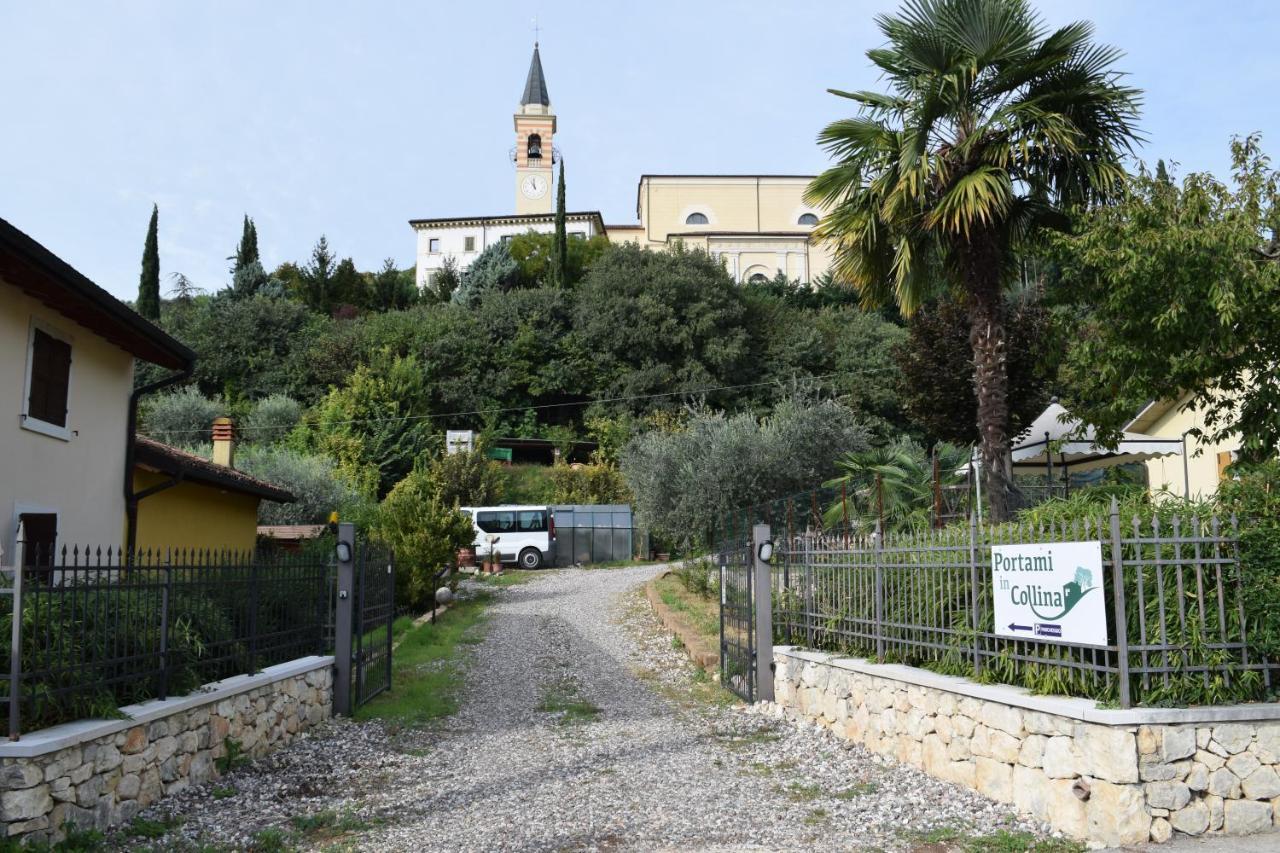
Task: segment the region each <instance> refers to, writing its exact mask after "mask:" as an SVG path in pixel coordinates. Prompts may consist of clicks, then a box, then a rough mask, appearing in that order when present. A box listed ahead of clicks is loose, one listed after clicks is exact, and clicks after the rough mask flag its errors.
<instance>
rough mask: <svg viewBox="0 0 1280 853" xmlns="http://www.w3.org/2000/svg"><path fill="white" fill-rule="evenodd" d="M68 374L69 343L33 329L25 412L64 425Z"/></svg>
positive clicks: (65, 423) (69, 373) (69, 372)
mask: <svg viewBox="0 0 1280 853" xmlns="http://www.w3.org/2000/svg"><path fill="white" fill-rule="evenodd" d="M70 376H71V345H70V344H68V343H67V342H66V341H60V340H58V339H57V338H55V337H53V336H52V335H50V334H47V333H45V332H43V331H41V330H40V329H36V330H35V335H34V336H33V341H32V347H31V394H30V396H29V397H28V398H27V414H28V415H30V416H31V417H33V418H35V419H37V420H41V421H44V422H45V423H47V424H53V425H55V426H66V425H67V393H68V390H69V379H70Z"/></svg>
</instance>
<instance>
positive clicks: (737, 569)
mask: <svg viewBox="0 0 1280 853" xmlns="http://www.w3.org/2000/svg"><path fill="white" fill-rule="evenodd" d="M718 556H719V563H720V565H719V570H720V683H721V684H723V685H724V686H725V687H727V688H729V689H730V690H732V691H733V692H734V693H736V694H737V695H738V696H739V697H741V698H742V699H744V700H746V701H747V702H754V701H755V700H756V642H755V641H756V637H755V606H754V605H755V594H754V593H755V590H754V589H753V588H752V587H753V580H752V578H753V575H754V571H753V570H752V561H751V530H750V528H747V529H746V530H744V531H741V532H733V533H729V534H727V535H726V536H725V538H724V540H723V541H722V542H721V543H720V544H719V548H718Z"/></svg>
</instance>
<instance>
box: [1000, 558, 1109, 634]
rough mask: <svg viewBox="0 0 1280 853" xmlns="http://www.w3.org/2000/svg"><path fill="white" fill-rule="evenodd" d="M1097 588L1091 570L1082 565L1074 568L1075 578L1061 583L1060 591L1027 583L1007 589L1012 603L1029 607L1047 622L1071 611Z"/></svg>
mask: <svg viewBox="0 0 1280 853" xmlns="http://www.w3.org/2000/svg"><path fill="white" fill-rule="evenodd" d="M1095 589H1097V587H1096V586H1094V585H1093V572H1091V571H1089V570H1088V569H1086V568H1084V567H1083V566H1080V567H1077V568H1076V577H1075V580H1073V581H1069V582H1067V583H1064V584H1063V585H1062V591H1061V592H1059V591H1058V590H1056V589H1044V588H1043V587H1040V586H1036V585H1035V584H1029V585H1027V586H1025V587H1024V586H1021V585H1018V586H1014V587H1013V588H1012V589H1010V590H1009V597H1010V599H1011V600H1012V601H1013V603H1014V604H1018V605H1022V606H1024V607H1029V608H1031V612H1032V613H1034V614H1035V615H1037V616H1039V617H1040V618H1041V619H1044V620H1045V621H1047V622H1054V621H1057V620H1058V619H1061V618H1062V617H1063V616H1066V615H1067V614H1068V613H1070V612H1071V610H1072V608H1074V607H1075V606H1076V605H1077V604H1079V603H1080V601H1081V599H1083V598H1084V597H1085V596H1086V595H1088V594H1089V593H1091V592H1093V591H1094V590H1095ZM1040 608H1045V609H1046V610H1048V609H1055V610H1057V611H1058V613H1056V614H1053V615H1049V614H1048V613H1045V612H1042V611H1041V609H1040Z"/></svg>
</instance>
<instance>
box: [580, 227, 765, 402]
mask: <svg viewBox="0 0 1280 853" xmlns="http://www.w3.org/2000/svg"><path fill="white" fill-rule="evenodd" d="M575 303H576V306H575V309H574V316H573V328H574V333H575V335H576V336H577V337H578V338H579V339H580V340H581V341H583V342H586V343H587V347H588V349H587V352H588V354H589V357H588V359H587V362H586V364H585V365H584V370H587V371H590V373H592V374H594V382H593V383H592V387H593V388H594V390H595V392H596V394H597V395H599V396H604V397H633V396H638V395H646V394H655V393H667V392H670V391H672V390H677V389H687V388H706V387H710V386H720V385H733V384H735V383H739V382H748V381H751V380H750V379H749V378H748V377H749V373H748V372H747V366H748V365H749V363H750V350H751V345H750V340H749V336H748V333H747V330H746V329H745V328H744V325H743V320H744V318H745V309H744V306H743V303H742V297H741V294H740V293H739V291H738V288H737V285H736V284H734V282H733V279H732V278H730V276H729V274H728V273H727V272H726V271H725V269H724V267H723V266H722V265H721V264H720V262H719V261H717V260H716V259H715V258H712V257H711V256H710V255H708V254H707V253H706V252H703V251H700V250H699V251H688V250H686V249H684V248H682V247H680V246H677V247H676V248H675V249H673V250H672V251H669V252H653V251H649V250H647V249H641V248H638V247H636V246H634V245H631V244H624V245H619V246H612V247H610V249H609V251H607V252H605V253H604V254H602V255H601V256H600V257H599V258H598V259H597V260H596V261H595V263H594V264H593V265H592V267H591V269H590V271H589V272H588V273H587V276H586V278H584V279H583V281H582V284H580V285H579V286H578V289H577V293H576V299H575ZM706 397H707V401H708V402H709V404H710V405H713V406H718V405H722V404H723V401H725V400H726V399H729V396H728V395H727V394H725V393H722V392H708V394H707V395H706ZM678 402H679V400H678V398H673V399H669V400H667V401H665V402H664V401H662V400H657V401H652V402H649V403H631V404H620V405H619V406H617V407H615V408H618V409H625V408H633V409H635V410H637V411H644V410H648V408H650V407H651V406H653V405H658V406H662V405H667V406H671V405H676V404H678Z"/></svg>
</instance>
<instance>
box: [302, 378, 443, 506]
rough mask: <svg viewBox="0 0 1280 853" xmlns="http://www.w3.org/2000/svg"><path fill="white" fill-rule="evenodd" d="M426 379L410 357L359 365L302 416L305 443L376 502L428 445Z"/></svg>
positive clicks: (412, 464)
mask: <svg viewBox="0 0 1280 853" xmlns="http://www.w3.org/2000/svg"><path fill="white" fill-rule="evenodd" d="M426 402H427V391H426V379H425V376H424V375H423V372H422V367H421V365H420V364H419V363H418V361H417V359H415V358H414V357H412V356H409V357H407V358H399V357H397V358H393V359H381V360H379V361H377V362H376V363H375V364H373V365H363V364H362V365H359V366H357V367H356V369H355V370H354V371H352V373H351V376H350V377H349V378H348V380H347V383H346V384H345V385H344V386H343V387H341V388H334V389H333V390H331V391H330V392H329V394H328V395H327V396H326V397H325V398H324V399H323V400H322V401H320V403H319V404H318V405H317V406H316V408H315V410H314V411H313V412H311V413H310V414H309V415H308V418H307V422H306V423H307V429H306V430H305V431H304V438H305V441H306V443H307V444H308V445H309V446H310V447H312V448H314V449H315V450H318V451H320V452H322V453H325V454H327V455H328V456H331V457H332V458H333V459H334V460H336V461H337V463H338V467H339V469H340V470H342V471H343V473H344V474H346V475H347V476H348V477H350V478H351V479H352V480H353V481H354V482H356V483H358V484H359V485H360V486H361V488H362V489H364V490H366V493H368V494H375V495H377V496H378V497H382V496H384V495H386V494H387V492H388V491H389V490H390V489H391V487H392V486H393V485H394V484H395V483H397V482H399V481H400V480H401V479H403V478H404V477H405V476H407V475H408V473H409V472H410V471H411V470H413V467H414V463H415V462H416V461H417V459H418V457H419V456H421V455H422V454H423V453H424V452H425V451H426V449H427V447H428V445H429V442H430V422H429V421H428V420H426V419H424V418H423V417H422V415H423V414H424V413H425V412H426V410H427V406H426Z"/></svg>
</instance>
